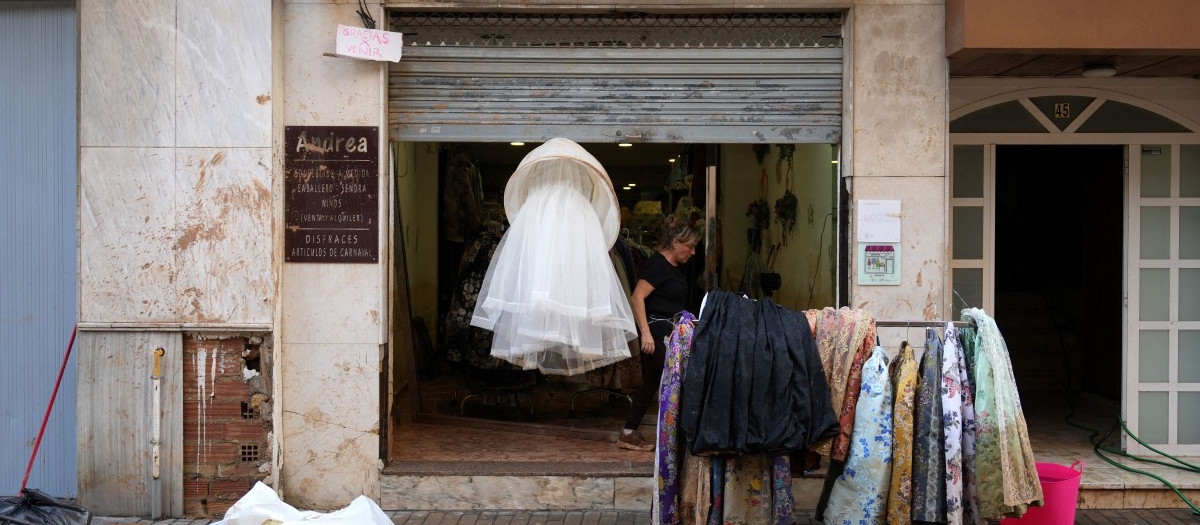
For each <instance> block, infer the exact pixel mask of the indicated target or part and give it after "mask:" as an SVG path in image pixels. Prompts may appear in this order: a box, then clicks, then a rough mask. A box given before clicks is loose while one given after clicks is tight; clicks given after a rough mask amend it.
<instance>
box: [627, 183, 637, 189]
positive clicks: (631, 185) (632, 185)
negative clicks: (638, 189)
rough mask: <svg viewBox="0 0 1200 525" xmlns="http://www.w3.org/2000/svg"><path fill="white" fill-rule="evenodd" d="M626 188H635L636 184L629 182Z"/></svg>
mask: <svg viewBox="0 0 1200 525" xmlns="http://www.w3.org/2000/svg"><path fill="white" fill-rule="evenodd" d="M626 186H629V187H630V188H632V187H634V186H637V183H636V182H630V183H629V184H626Z"/></svg>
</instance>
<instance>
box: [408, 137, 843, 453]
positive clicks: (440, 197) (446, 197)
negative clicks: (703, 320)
mask: <svg viewBox="0 0 1200 525" xmlns="http://www.w3.org/2000/svg"><path fill="white" fill-rule="evenodd" d="M538 145H540V143H526V144H523V145H512V144H509V143H484V142H455V143H436V144H435V143H399V142H398V143H394V144H393V148H392V150H393V153H394V162H393V164H394V166H395V172H396V173H395V179H394V180H395V190H396V197H395V198H396V209H397V214H396V216H397V219H396V220H397V227H396V228H393V230H394V231H395V232H397V233H398V235H399V236H400V238H398V239H397V240H396V242H397V243H401V244H402V245H403V247H404V251H405V253H404V257H396V258H395V260H396V261H397V264H403V267H402V268H396V275H397V276H399V275H401V273H404V274H405V277H406V278H405V279H400V278H397V283H401V282H404V283H407V285H406V286H404V289H403V290H397V300H398V301H400V302H401V303H403V304H398V305H397V306H396V308H395V312H396V313H397V315H402V312H408V315H410V316H411V317H410V318H409V319H398V320H397V322H396V327H397V328H396V330H395V331H394V334H395V338H396V340H397V343H396V344H397V346H396V349H397V350H396V351H397V359H395V365H396V369H394V370H393V377H395V378H402V379H401V380H400V381H399V383H398V384H399V385H401V386H400V387H398V388H396V389H394V392H395V394H394V397H393V399H392V400H391V401H392V403H391V406H392V407H396V408H394V409H393V411H392V422H393V425H395V426H394V427H393V428H396V429H397V431H396V432H394V433H393V434H392V435H391V437H390V439H391V440H392V446H391V447H389V450H390V451H391V456H390V457H391V458H393V459H396V458H399V459H401V460H404V458H406V457H408V456H416V457H428V456H429V454H431V453H432V454H437V452H436V451H427V450H425V449H422V448H420V446H418V447H416V448H414V443H430V442H441V443H445V442H447V441H448V440H456V439H464V438H463V436H471V438H470V439H472V440H476V441H478V440H483V441H486V442H487V446H483V447H482V448H484V449H488V450H492V451H493V452H492V453H490V454H489V455H488V457H504V456H505V455H506V454H512V452H511V451H508V450H507V449H501V447H502V444H500V443H497V442H498V441H505V442H508V443H509V444H513V443H517V444H519V443H522V442H525V441H528V440H529V439H552V438H569V439H573V440H576V441H574V442H573V443H571V444H563V443H554V444H546V445H544V446H552V447H555V450H556V451H557V453H566V452H564V451H565V450H567V449H568V448H571V449H572V450H575V449H577V450H576V451H577V452H579V453H580V454H581V455H583V454H585V453H586V454H589V456H588V457H587V459H584V458H582V457H581V458H579V459H580V460H581V461H590V460H595V459H597V458H598V457H600V456H604V454H609V453H610V452H611V454H609V455H611V456H613V457H612V458H609V459H612V460H621V459H626V460H627V459H628V458H623V457H622V456H621V454H622V453H621V452H620V451H618V449H617V447H616V446H615V444H614V443H613V442H614V441H615V440H616V436H617V433H618V431H619V430H620V428H621V427H622V426H623V424H624V422H625V418H626V417H627V416H628V411H629V408H630V402H629V399H628V397H627V396H629V395H631V394H633V393H634V391H635V390H636V389H637V387H638V385H639V384H640V382H641V381H642V377H643V376H642V371H641V369H640V366H639V363H638V361H639V360H638V359H629V360H627V361H626V362H622V363H619V364H617V365H612V366H610V367H605V369H600V370H597V371H595V372H594V373H588V374H584V375H580V376H574V377H563V376H549V375H542V374H539V373H537V372H536V371H521V370H515V369H513V368H512V367H511V366H507V365H506V364H505V363H504V362H502V361H499V360H496V359H494V358H490V357H489V356H490V332H488V331H486V330H481V329H478V328H474V327H471V326H469V320H470V315H471V312H472V311H473V308H474V303H473V300H474V296H475V294H476V293H477V292H478V289H479V286H480V284H481V281H482V277H483V275H484V274H485V273H486V269H487V266H488V263H489V262H490V257H489V249H492V248H494V246H495V245H496V243H497V242H498V241H499V239H500V237H501V236H502V235H503V233H504V231H505V228H506V220H505V219H506V218H505V213H504V209H503V205H502V202H503V201H502V192H503V190H504V186H505V184H506V183H507V181H508V177H509V176H510V175H511V174H512V172H513V171H514V170H515V168H516V166H517V165H518V163H519V162H520V161H521V159H522V158H523V157H524V156H525V154H527V153H528V152H529V151H530V150H532V149H533V148H535V147H537V146H538ZM581 145H582V146H583V147H584V148H585V149H587V150H588V151H589V153H592V154H593V155H594V156H595V157H597V160H599V161H600V163H601V164H602V165H603V166H604V167H605V169H606V171H607V172H608V174H609V176H610V178H611V180H612V183H613V186H614V189H615V191H616V192H617V197H618V201H619V204H620V205H621V208H622V211H623V213H622V235H621V241H619V242H624V243H625V244H626V245H627V246H628V247H630V248H631V249H632V250H633V252H634V253H633V254H632V256H633V257H632V259H633V261H632V262H633V263H634V267H633V268H627V269H622V270H618V275H626V276H628V277H629V282H630V283H631V284H632V283H633V282H636V272H637V268H636V266H637V262H638V261H640V260H644V258H646V257H648V256H649V254H650V253H652V252H651V251H652V250H653V249H654V246H655V244H656V241H657V240H658V235H659V232H660V230H661V224H662V222H663V220H664V219H665V217H666V216H668V215H672V214H673V215H677V216H680V215H681V216H685V217H687V218H688V219H689V220H691V221H693V222H694V223H695V224H696V225H697V227H698V228H700V229H701V231H702V232H711V234H712V235H713V237H712V238H711V241H710V240H706V241H703V242H702V243H701V245H700V246H698V247H697V255H696V256H694V257H693V258H692V260H691V261H689V263H688V264H687V268H685V275H686V276H687V277H688V279H689V281H690V282H691V283H692V286H691V289H690V297H689V301H688V307H689V308H688V309H689V310H690V311H693V312H697V311H698V310H699V306H700V300H701V299H702V296H703V292H704V290H706V289H708V288H709V287H710V286H718V287H721V288H724V289H731V290H742V291H745V292H747V293H748V294H750V295H754V296H755V297H762V296H764V295H765V294H767V293H769V294H771V297H772V299H773V300H774V301H775V302H777V303H779V304H781V305H784V306H787V307H791V308H794V309H807V308H822V307H826V306H835V297H836V276H837V274H838V263H837V259H836V256H837V253H838V250H837V242H838V241H837V232H838V223H837V220H836V217H838V215H839V214H838V210H837V202H838V199H837V188H838V184H837V179H838V175H839V172H838V169H837V166H838V165H837V162H836V160H837V159H838V148H837V146H836V145H831V144H794V145H760V146H753V145H749V144H669V143H639V144H633V145H632V146H627V147H622V146H619V145H617V144H615V143H587V142H582V143H581ZM710 179H711V181H710ZM789 194H790V195H791V197H790V198H785V196H787V195H789ZM710 196H711V199H710ZM476 198H477V202H474V201H473V199H476ZM777 202H781V203H783V204H787V203H788V202H792V206H791V207H790V209H791V211H790V212H786V209H788V206H783V207H782V208H780V209H781V210H784V211H783V212H782V213H776V212H775V208H776V206H777V205H776V203H777ZM763 203H765V206H764V205H763ZM755 206H758V207H759V208H763V209H764V210H765V211H766V215H765V216H764V217H761V218H760V219H759V220H758V222H757V223H756V222H755V217H754V216H753V215H751V214H750V213H748V210H750V209H752V208H754V207H755ZM710 207H711V211H710ZM710 213H712V214H713V216H714V217H715V218H714V219H713V221H712V222H713V227H712V228H708V227H706V226H705V222H706V221H707V220H708V216H709V214H710ZM764 221H765V222H764ZM785 226H786V227H785ZM709 244H711V245H712V250H711V251H710V250H709V249H708V248H709ZM401 261H406V263H401ZM616 264H617V261H614V265H616ZM762 274H775V276H774V277H767V278H765V280H766V281H767V282H768V283H769V284H770V285H769V286H767V287H766V288H763V287H762V285H761V283H762V282H764V278H763V277H762ZM581 278H586V276H581ZM709 282H711V283H712V284H711V285H710V284H708V283H709ZM404 326H411V328H410V329H407V330H406V329H405V328H404ZM408 334H411V335H412V336H413V337H412V342H411V351H409V352H408V355H402V354H404V352H405V345H406V343H408V340H407V339H406V336H407V335H408ZM404 378H407V380H405V379H404ZM655 418H656V414H655V413H654V410H653V409H652V410H651V411H650V412H649V413H648V414H647V416H646V417H645V418H644V419H643V425H645V427H644V429H645V430H644V431H649V432H652V431H653V430H652V429H653V425H654V424H655ZM417 434H420V435H417ZM429 436H435V437H433V438H432V439H431V438H429ZM532 436H538V437H536V438H533V437H532ZM589 441H590V443H587V442H589ZM472 446H473V447H476V448H479V447H480V446H481V445H480V444H479V443H475V442H473V444H472ZM597 447H599V448H597ZM417 450H420V452H416V451H417ZM597 450H599V451H601V452H602V454H601V455H600V456H597V455H596V451H597ZM460 452H461V451H459V452H456V453H460ZM398 454H399V455H398ZM624 454H628V452H625V453H624ZM527 455H528V454H524V453H518V456H519V457H522V458H524V457H525V456H527ZM445 459H447V460H449V458H445ZM535 459H536V458H535Z"/></svg>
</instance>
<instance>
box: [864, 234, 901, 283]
mask: <svg viewBox="0 0 1200 525" xmlns="http://www.w3.org/2000/svg"><path fill="white" fill-rule="evenodd" d="M858 284H861V285H877V284H878V285H896V284H900V243H897V242H888V243H859V244H858Z"/></svg>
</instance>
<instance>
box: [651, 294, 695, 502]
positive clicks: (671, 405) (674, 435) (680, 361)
mask: <svg viewBox="0 0 1200 525" xmlns="http://www.w3.org/2000/svg"><path fill="white" fill-rule="evenodd" d="M695 323H696V318H695V317H694V316H693V315H692V314H691V312H687V311H684V312H682V313H681V314H680V319H679V321H678V322H677V323H675V328H674V329H673V330H671V335H670V336H669V337H668V339H667V354H666V355H665V356H664V359H666V362H665V364H664V366H663V374H662V383H661V386H660V389H659V392H658V396H659V397H658V445H657V447H656V453H655V458H654V483H655V486H656V487H658V490H657V491H656V494H655V496H656V497H655V499H654V505H653V507H654V512H652V515H653V522H654V524H655V525H665V524H672V523H679V516H680V508H679V505H680V501H679V482H680V466H681V465H682V464H683V455H682V454H680V447H679V439H678V424H677V419H678V417H679V391H680V386H679V385H680V382H681V381H682V380H683V373H684V371H685V370H686V369H687V358H688V353H689V351H690V350H691V348H692V336H693V335H694V334H695V332H696V324H695Z"/></svg>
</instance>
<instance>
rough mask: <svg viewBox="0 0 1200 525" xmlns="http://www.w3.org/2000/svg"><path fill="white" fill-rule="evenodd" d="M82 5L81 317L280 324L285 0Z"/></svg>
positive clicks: (90, 1) (89, 1) (85, 0)
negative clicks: (274, 111) (277, 123)
mask: <svg viewBox="0 0 1200 525" xmlns="http://www.w3.org/2000/svg"><path fill="white" fill-rule="evenodd" d="M79 12H80V15H79V25H80V45H79V52H80V60H79V69H80V77H79V147H80V157H79V184H80V188H79V202H80V213H79V234H80V249H79V274H80V282H79V293H80V301H79V303H80V317H79V320H80V322H81V323H85V324H86V323H121V324H127V325H140V324H149V323H155V324H160V323H172V324H175V323H178V324H205V325H222V324H241V325H246V324H254V325H262V326H266V325H269V324H270V323H271V322H272V316H273V307H274V295H275V281H274V277H273V274H272V270H271V267H272V261H271V231H272V230H271V228H272V218H271V217H272V216H271V207H270V203H271V191H270V188H271V165H272V163H271V149H270V147H271V138H270V130H271V79H270V71H271V56H270V53H271V46H270V31H269V30H264V28H269V27H270V20H271V2H269V1H267V0H256V1H252V2H233V1H231V0H226V1H219V2H198V1H185V2H178V3H175V2H166V3H163V2H139V3H115V4H114V3H112V2H102V1H99V0H82V1H80V2H79ZM231 49H236V50H237V52H236V53H230V50H231Z"/></svg>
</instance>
